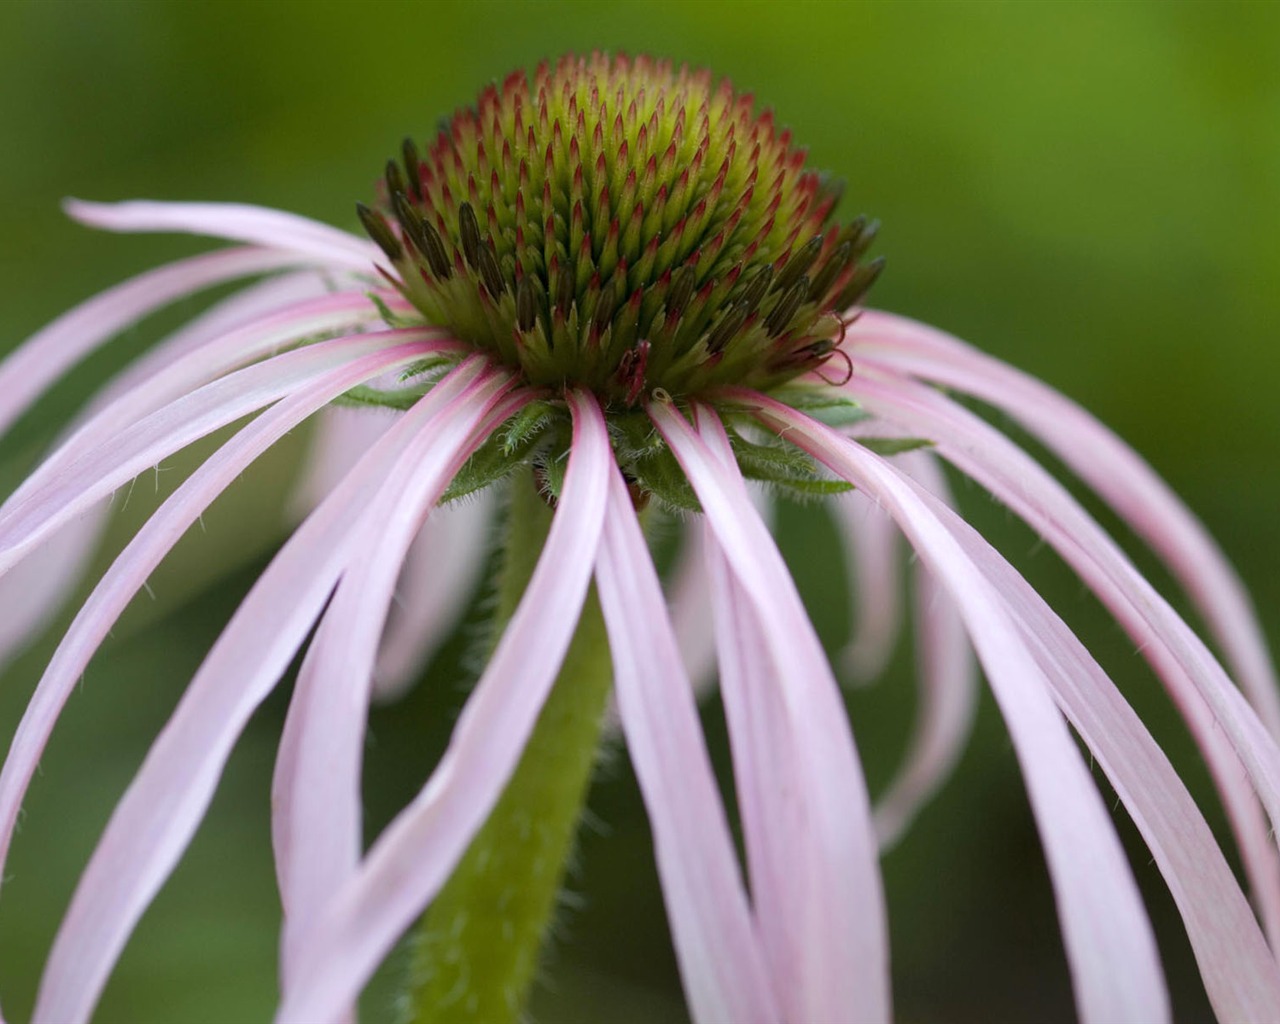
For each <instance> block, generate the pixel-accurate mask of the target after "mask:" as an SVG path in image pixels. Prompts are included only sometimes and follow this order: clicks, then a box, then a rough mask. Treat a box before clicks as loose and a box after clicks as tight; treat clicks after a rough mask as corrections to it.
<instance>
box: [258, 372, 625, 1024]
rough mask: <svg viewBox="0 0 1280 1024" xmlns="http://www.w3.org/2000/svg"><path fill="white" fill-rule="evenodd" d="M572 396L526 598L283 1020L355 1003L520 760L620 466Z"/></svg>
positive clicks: (328, 916) (583, 402)
mask: <svg viewBox="0 0 1280 1024" xmlns="http://www.w3.org/2000/svg"><path fill="white" fill-rule="evenodd" d="M569 403H570V407H571V409H572V411H573V419H574V426H573V429H574V436H573V443H572V448H571V454H570V457H569V465H568V469H567V471H566V475H565V484H564V490H563V491H562V492H561V497H560V501H559V503H558V506H557V509H556V515H555V518H554V519H553V521H552V524H551V531H550V533H549V535H548V537H547V542H546V546H545V548H544V549H543V552H542V555H541V557H540V558H539V559H538V565H537V567H536V568H535V570H534V574H533V577H532V579H531V580H530V581H529V586H528V588H527V589H526V591H525V594H524V597H523V598H521V601H520V604H519V606H518V607H517V609H516V612H515V615H513V616H512V618H511V621H510V622H509V623H508V625H507V628H506V630H505V632H504V633H503V635H502V639H501V640H500V641H499V643H498V646H497V649H496V650H495V651H494V653H493V657H492V659H491V660H490V662H489V665H488V667H487V668H486V669H485V671H484V675H483V676H482V677H481V679H480V682H479V683H478V684H477V685H476V688H475V690H474V692H473V693H472V695H471V697H470V699H469V700H468V701H467V704H466V707H465V708H464V709H463V712H462V714H461V715H460V716H459V718H458V724H457V725H456V726H455V727H454V731H453V737H452V738H451V739H450V741H449V747H448V749H447V750H446V751H445V754H444V756H443V757H442V758H441V760H440V763H439V765H437V767H436V770H435V772H434V773H433V774H432V776H431V778H430V780H428V782H427V784H426V786H425V787H424V788H423V790H422V792H421V793H420V794H419V795H418V797H417V798H416V799H415V800H414V801H413V803H412V804H410V805H409V806H408V807H407V808H405V810H404V811H402V812H401V813H400V815H399V816H398V817H397V818H396V819H395V820H394V821H393V822H392V823H391V824H390V825H389V826H388V827H387V829H386V830H385V831H384V832H383V833H382V835H381V836H379V838H378V840H377V842H376V843H375V844H374V845H373V847H372V848H371V849H370V851H369V853H368V854H367V856H366V857H365V859H364V861H363V862H362V865H361V867H360V869H359V872H358V873H357V874H356V875H355V877H353V878H352V879H350V880H349V881H348V882H347V883H346V884H345V885H343V887H342V888H341V889H340V890H339V891H338V892H337V893H335V894H334V896H333V898H332V900H331V902H330V903H329V907H328V909H327V911H326V912H325V914H324V916H323V918H322V920H320V921H318V922H317V924H316V927H315V928H314V929H313V930H312V933H311V935H310V936H309V941H308V943H307V945H306V946H305V948H303V949H302V950H301V952H300V955H299V961H298V970H297V973H296V975H295V978H294V981H293V983H292V984H291V985H289V986H288V987H286V990H285V993H284V997H283V1002H282V1003H281V1006H280V1009H279V1012H278V1014H277V1020H278V1021H281V1022H297V1024H321V1022H325V1021H329V1020H332V1019H333V1018H334V1017H335V1016H336V1015H337V1014H339V1013H341V1012H342V1009H343V1008H344V1007H346V1006H348V1005H349V1004H350V1003H351V1001H352V1000H353V999H354V998H355V996H356V994H357V993H358V991H359V989H360V987H361V985H363V984H364V982H365V980H366V979H367V978H368V977H369V975H370V974H371V973H372V972H373V970H374V969H375V968H376V967H377V965H378V964H379V963H380V962H381V960H382V958H383V957H384V956H385V955H386V953H387V951H388V950H389V949H390V948H391V946H392V945H393V944H394V943H395V941H396V940H397V939H398V938H399V937H400V935H401V933H402V932H403V931H404V929H405V928H406V927H408V925H409V924H410V923H411V922H412V921H413V920H414V918H415V917H416V916H417V915H418V914H419V913H421V911H422V908H423V907H424V906H425V905H426V904H427V903H428V902H429V901H430V900H431V898H432V896H434V895H435V893H436V892H437V891H438V890H439V888H440V886H441V885H443V884H444V882H445V880H446V879H447V878H448V875H449V872H450V871H452V870H453V867H454V865H455V864H456V863H457V861H458V858H459V857H461V856H462V854H463V852H465V850H466V847H467V844H468V843H469V842H470V841H471V838H472V836H474V835H475V832H476V830H477V829H478V828H479V827H480V826H481V825H482V824H483V823H484V820H485V818H486V817H487V816H488V814H489V811H490V809H491V808H492V807H493V805H494V803H495V802H496V801H497V799H498V797H499V796H500V795H501V793H502V788H503V787H504V786H505V785H506V781H507V779H508V778H509V777H510V775H511V772H512V771H513V770H514V769H515V766H516V763H517V761H518V759H519V757H520V753H521V751H522V750H523V748H524V745H525V742H526V741H527V740H528V737H529V734H530V733H531V732H532V730H533V726H534V723H535V722H536V720H537V716H538V712H539V711H540V710H541V708H542V705H543V702H544V701H545V700H546V696H547V693H548V692H549V691H550V688H551V685H552V684H553V683H554V681H555V677H556V673H557V672H558V671H559V668H560V663H561V661H562V660H563V658H564V654H565V651H566V650H567V649H568V646H569V641H570V640H571V638H572V636H573V631H574V628H575V626H576V624H577V621H578V616H579V613H580V611H581V609H582V603H583V601H584V600H585V598H586V593H587V586H588V584H589V582H590V578H591V570H592V566H593V564H594V561H595V557H596V549H597V547H598V545H599V538H600V531H601V528H602V526H603V522H604V508H605V497H606V494H607V489H608V484H609V474H610V472H612V461H613V460H612V455H611V454H610V450H609V437H608V432H607V430H606V429H605V423H604V416H603V414H602V413H601V412H600V409H599V407H598V406H597V405H596V403H595V400H594V399H593V398H591V397H590V396H589V395H586V394H583V393H580V392H572V393H570V395H569Z"/></svg>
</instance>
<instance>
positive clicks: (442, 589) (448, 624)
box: [373, 490, 494, 701]
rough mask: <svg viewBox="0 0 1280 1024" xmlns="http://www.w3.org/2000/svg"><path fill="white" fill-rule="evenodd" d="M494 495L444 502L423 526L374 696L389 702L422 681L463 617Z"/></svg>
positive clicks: (381, 656) (480, 565)
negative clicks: (438, 652) (418, 681)
mask: <svg viewBox="0 0 1280 1024" xmlns="http://www.w3.org/2000/svg"><path fill="white" fill-rule="evenodd" d="M493 505H494V499H493V494H492V492H491V491H489V490H486V491H483V492H481V493H480V494H477V495H475V496H473V497H468V498H465V499H463V500H462V501H456V502H453V503H451V504H448V505H442V506H440V507H439V508H437V509H435V511H433V512H432V513H431V515H430V517H429V518H428V519H427V521H426V522H425V523H423V524H422V530H421V532H419V534H418V537H417V539H416V540H415V541H414V543H413V547H411V548H410V549H409V557H408V558H407V559H406V560H405V564H404V571H403V572H402V573H401V574H400V582H399V584H397V586H396V596H395V608H394V609H393V610H392V613H391V618H390V620H389V621H388V622H387V627H386V631H385V632H384V633H383V636H382V647H381V649H380V650H379V652H378V664H377V667H376V668H375V669H374V674H373V683H374V696H375V697H377V699H379V700H384V701H390V700H395V699H396V698H397V697H399V696H401V695H402V694H403V693H404V692H405V690H407V689H408V688H409V687H410V686H412V685H413V683H414V682H416V681H417V679H418V677H419V676H420V675H421V674H422V670H423V668H424V667H425V666H426V664H427V662H428V661H429V660H430V659H431V656H432V655H433V654H435V652H436V650H437V649H438V648H439V647H440V645H441V644H442V643H444V641H445V640H446V639H448V637H449V636H450V634H451V633H452V632H453V630H454V629H455V627H457V625H458V623H459V622H460V621H461V620H462V617H463V615H464V614H465V613H466V610H467V607H468V605H469V604H470V601H469V598H470V597H471V596H472V595H474V594H475V592H476V588H477V585H478V584H479V581H480V573H481V571H482V570H483V569H484V565H485V556H486V554H487V553H488V550H489V540H490V534H491V532H492V528H493Z"/></svg>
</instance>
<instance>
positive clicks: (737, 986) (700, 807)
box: [596, 469, 780, 1024]
mask: <svg viewBox="0 0 1280 1024" xmlns="http://www.w3.org/2000/svg"><path fill="white" fill-rule="evenodd" d="M611 475H612V483H611V489H610V494H609V507H608V512H607V514H606V519H605V528H604V539H603V541H602V543H601V547H600V556H599V559H598V563H597V569H596V579H597V582H598V586H599V589H600V604H601V608H602V609H603V611H604V616H605V622H606V624H607V626H608V630H609V643H610V647H611V648H612V654H613V663H614V679H615V685H616V688H617V695H618V704H619V708H620V712H621V716H622V725H623V729H624V731H625V733H626V738H627V748H628V750H629V751H630V754H631V759H632V762H633V764H634V765H635V769H636V776H637V778H638V779H639V782H640V788H641V790H642V791H643V793H644V796H645V806H646V807H647V808H648V811H649V820H650V823H651V825H652V828H653V838H654V849H655V855H656V857H657V861H658V870H659V874H660V875H661V877H662V892H663V899H664V901H665V903H666V907H667V917H668V919H669V920H670V922H671V931H672V935H673V938H674V941H675V947H676V956H677V958H678V959H679V961H680V973H681V977H682V978H683V980H684V986H685V993H686V996H687V998H688V1001H689V1007H690V1011H691V1015H692V1017H693V1019H694V1020H695V1021H699V1022H707V1024H711V1022H716V1021H740V1022H742V1024H748V1022H751V1021H760V1022H772V1021H777V1020H779V1019H780V1014H779V1012H778V1001H777V999H776V998H775V997H774V993H773V990H772V988H771V986H770V983H769V980H768V977H767V974H766V971H765V962H764V955H763V953H762V950H761V946H760V940H759V938H758V937H757V935H756V930H755V926H754V922H753V921H752V918H751V912H750V910H749V908H748V905H747V900H746V894H745V892H744V891H743V887H742V879H741V875H740V872H739V870H738V864H737V856H736V854H735V852H734V849H733V842H732V840H731V839H730V835H729V828H728V823H727V822H726V820H725V814H724V806H723V805H722V804H721V802H720V796H719V794H718V792H717V791H716V783H715V776H714V774H713V773H712V769H711V764H710V760H709V758H708V756H707V751H706V746H705V744H704V741H703V738H702V732H701V727H700V724H699V722H698V713H697V707H696V705H695V704H694V700H693V695H692V691H691V689H690V686H689V681H688V676H687V674H686V672H685V668H684V665H683V664H682V659H681V656H680V653H679V651H678V648H677V646H676V640H675V636H674V634H673V632H672V624H671V622H670V621H669V620H668V618H667V613H666V607H665V605H664V603H663V598H662V590H661V587H660V584H659V583H658V577H657V573H656V572H655V571H654V568H653V562H652V559H651V557H650V555H649V551H648V548H647V547H646V545H645V541H644V536H643V534H642V533H641V532H640V524H639V521H638V520H637V519H636V515H635V511H634V510H633V509H632V507H631V498H630V495H629V494H628V492H627V488H626V485H625V484H624V483H623V481H622V477H621V475H620V474H619V473H618V472H617V470H616V469H615V470H613V471H612V474H611Z"/></svg>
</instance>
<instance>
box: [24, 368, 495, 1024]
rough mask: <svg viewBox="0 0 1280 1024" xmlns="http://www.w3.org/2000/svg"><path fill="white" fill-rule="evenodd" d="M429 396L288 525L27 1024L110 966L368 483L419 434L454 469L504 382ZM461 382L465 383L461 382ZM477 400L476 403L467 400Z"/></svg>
mask: <svg viewBox="0 0 1280 1024" xmlns="http://www.w3.org/2000/svg"><path fill="white" fill-rule="evenodd" d="M475 370H476V363H475V361H473V362H471V363H468V364H464V366H463V367H462V368H460V370H459V371H457V375H458V384H459V385H460V386H461V390H460V391H459V388H458V387H452V388H451V387H447V386H444V387H443V390H442V389H441V388H437V389H433V391H432V392H431V393H430V394H429V395H428V396H427V398H425V399H424V400H423V401H422V402H420V403H419V404H418V405H417V406H416V407H415V408H414V409H413V410H411V411H410V412H409V413H407V414H406V415H405V417H404V418H403V419H402V421H401V426H402V428H403V429H397V430H396V431H393V432H392V433H390V434H388V435H387V437H386V438H385V439H384V443H382V444H380V445H378V446H377V447H376V448H375V449H374V450H373V451H371V452H370V454H369V457H368V458H367V459H366V460H364V461H363V462H362V463H361V465H360V466H359V467H357V469H356V471H355V472H353V473H352V474H351V475H350V476H349V477H348V478H347V481H346V482H345V484H344V485H343V487H341V488H339V489H338V490H337V491H335V492H334V494H333V495H332V497H331V498H330V500H329V501H327V502H325V504H324V505H323V506H321V507H320V508H319V509H317V510H316V513H315V514H314V515H313V516H311V517H310V518H309V519H308V520H307V522H306V523H304V524H303V525H302V526H301V527H299V529H298V531H297V532H296V533H295V534H294V535H293V537H292V538H291V539H290V540H289V542H288V543H287V544H286V545H285V547H284V548H283V549H282V550H281V552H280V554H279V555H277V556H276V558H275V559H274V560H273V561H272V563H271V564H270V565H269V566H268V567H267V569H266V571H265V572H264V573H263V575H262V576H261V577H260V578H259V580H258V582H257V583H256V584H255V585H254V587H253V589H252V590H251V591H250V593H249V595H248V597H246V598H245V600H244V602H243V603H242V604H241V605H240V607H239V609H237V611H236V613H235V615H234V616H233V617H232V620H231V622H230V624H229V625H228V626H227V628H226V629H225V630H224V631H223V633H222V636H221V637H219V639H218V641H217V643H216V644H215V645H214V647H213V649H212V650H211V651H210V653H209V655H208V657H207V658H206V659H205V661H204V664H203V665H201V667H200V670H199V672H197V674H196V677H195V678H194V679H193V680H192V682H191V685H190V686H189V687H188V688H187V691H186V693H185V694H184V695H183V698H182V700H181V702H180V703H179V705H178V708H177V710H176V711H175V712H174V714H173V717H172V718H171V719H170V720H169V723H168V724H167V725H166V726H165V728H164V730H163V731H162V732H161V734H160V736H159V737H157V739H156V742H155V743H154V744H153V745H152V747H151V750H150V752H149V753H148V754H147V758H146V761H145V762H144V763H143V766H142V768H141V769H140V770H139V772H138V775H137V776H136V777H135V779H134V781H133V783H132V784H131V785H130V787H129V789H128V791H127V792H126V793H125V795H124V797H123V798H122V799H121V801H120V803H119V804H118V805H117V807H116V810H115V812H114V813H113V815H112V817H111V821H110V822H109V823H108V825H107V828H106V831H105V832H104V833H103V837H102V839H101V840H100V842H99V844H98V848H97V850H96V851H95V852H94V855H93V857H92V858H91V860H90V862H89V865H88V867H87V868H86V869H85V872H84V874H83V876H82V877H81V879H80V884H79V885H78V886H77V888H76V893H75V896H74V897H73V899H72V902H71V907H70V909H69V910H68V911H67V915H66V917H65V918H64V920H63V922H62V926H61V928H60V929H59V932H58V936H57V938H56V939H55V941H54V945H53V950H52V952H51V953H50V956H49V960H48V963H47V964H46V966H45V973H44V978H43V979H42V982H41V986H40V992H39V995H38V997H37V1002H36V1010H35V1014H34V1018H33V1019H34V1020H35V1022H36V1024H78V1022H81V1021H84V1020H86V1019H87V1018H88V1016H89V1014H90V1013H91V1012H92V1009H93V1005H94V1003H95V1002H96V1000H97V998H98V995H99V994H100V992H101V989H102V986H103V984H104V983H105V981H106V978H107V975H108V974H109V972H110V970H111V966H112V964H113V963H114V962H115V959H116V958H117V957H118V956H119V953H120V950H121V949H122V948H123V946H124V944H125V942H126V941H127V938H128V936H129V933H130V932H131V930H132V928H133V926H134V924H135V923H136V922H137V919H138V917H139V916H140V915H141V914H142V912H143V910H144V909H145V908H146V906H147V904H148V903H149V902H150V900H151V898H152V897H153V896H154V895H155V893H156V891H157V890H158V889H159V887H160V885H161V884H163V882H164V879H165V878H166V877H167V876H168V874H169V872H170V871H171V870H172V868H173V865H174V864H175V863H176V861H177V859H178V857H179V856H181V853H182V851H183V849H184V848H185V847H186V844H187V843H188V842H189V841H190V838H191V836H192V834H193V833H194V832H195V829H196V827H197V825H198V824H199V821H200V819H201V817H202V816H203V814H204V810H205V808H206V807H207V806H208V804H209V801H210V799H211V798H212V796H213V792H214V789H215V788H216V786H217V783H218V778H219V776H220V774H221V770H222V765H223V764H224V763H225V761H226V758H227V756H228V755H229V754H230V751H231V747H232V746H233V744H234V742H235V740H236V737H237V736H238V735H239V733H240V730H241V729H242V728H243V727H244V724H245V722H246V721H247V720H248V718H249V716H250V715H251V714H252V713H253V710H254V709H255V708H256V707H257V705H258V704H259V702H261V700H262V699H263V698H264V697H265V696H266V695H267V694H268V693H269V692H270V690H271V689H272V687H273V686H274V685H275V683H276V681H277V680H278V679H279V678H280V676H281V674H282V673H283V672H284V670H285V669H286V668H287V666H288V664H289V662H290V660H291V659H292V658H293V655H294V652H295V651H296V650H297V648H298V646H299V645H300V644H301V643H302V641H303V639H304V638H305V637H306V634H307V632H308V631H309V629H310V628H311V624H312V623H313V622H314V621H315V618H316V616H317V615H318V614H319V612H320V609H321V608H322V607H323V605H324V603H325V601H326V600H327V599H328V597H329V594H330V592H331V591H332V589H333V586H334V584H335V583H336V582H337V578H338V576H339V574H340V573H341V571H342V569H343V568H344V567H345V566H346V564H348V562H349V559H350V556H351V553H352V551H351V549H352V541H353V538H354V537H355V534H356V528H357V526H358V524H359V522H360V519H361V516H362V514H363V512H364V510H365V507H366V502H367V500H368V497H369V493H370V490H371V489H376V488H377V486H378V485H380V484H381V482H383V481H384V480H385V479H386V475H387V472H388V470H389V466H390V464H393V463H394V461H395V457H396V456H397V455H398V453H399V451H401V450H402V448H403V445H404V444H405V443H407V441H408V440H409V439H410V438H412V437H413V436H414V435H416V434H417V433H418V432H419V431H423V430H430V431H432V432H433V433H434V434H435V436H436V438H437V444H436V447H435V448H434V449H433V450H432V454H431V457H432V458H433V459H436V458H438V459H441V460H444V461H446V462H450V463H454V464H460V462H461V460H462V459H464V458H465V457H466V453H467V452H468V450H469V449H470V447H472V446H474V444H475V443H476V439H475V429H476V426H477V424H478V423H479V421H480V420H481V419H483V417H484V415H485V413H486V411H487V408H488V404H487V402H486V400H485V399H486V396H491V395H492V393H493V392H494V391H495V390H497V389H499V388H501V387H504V386H506V385H505V384H504V383H503V382H504V380H505V379H506V378H505V375H500V374H485V375H483V376H481V377H480V378H476V379H474V380H473V379H472V375H473V374H474V372H475ZM468 382H469V383H468ZM477 403H479V404H477Z"/></svg>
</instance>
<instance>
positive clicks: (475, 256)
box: [458, 202, 496, 297]
mask: <svg viewBox="0 0 1280 1024" xmlns="http://www.w3.org/2000/svg"><path fill="white" fill-rule="evenodd" d="M458 233H459V234H460V235H461V236H462V255H464V256H465V257H466V258H467V262H468V263H469V264H471V266H473V267H475V268H476V269H477V270H479V269H480V225H479V223H478V222H477V221H476V211H475V210H473V209H471V204H470V203H466V202H464V203H462V204H461V205H460V206H459V207H458ZM495 297H496V296H495Z"/></svg>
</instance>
